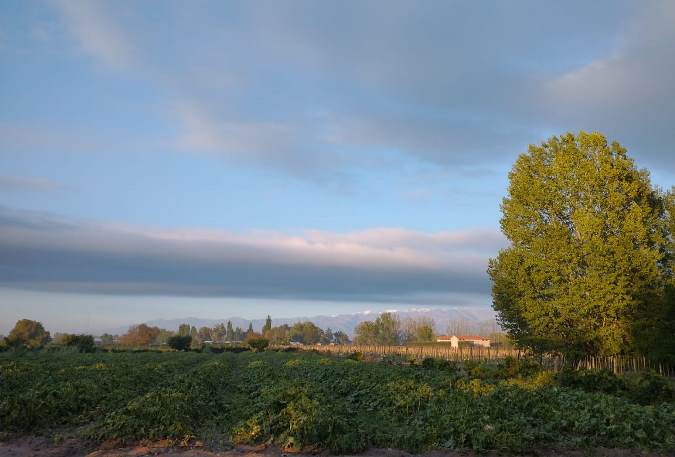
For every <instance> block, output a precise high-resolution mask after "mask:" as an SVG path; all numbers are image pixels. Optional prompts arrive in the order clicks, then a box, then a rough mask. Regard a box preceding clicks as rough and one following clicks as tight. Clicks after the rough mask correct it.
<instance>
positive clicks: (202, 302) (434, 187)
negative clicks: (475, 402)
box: [0, 0, 675, 332]
mask: <svg viewBox="0 0 675 457" xmlns="http://www.w3.org/2000/svg"><path fill="white" fill-rule="evenodd" d="M674 21H675V6H674V5H673V3H672V2H668V1H663V2H659V1H650V2H640V3H638V2H620V1H612V2H592V3H588V2H573V1H572V2H565V3H564V4H562V3H557V2H550V3H548V2H534V1H532V2H525V1H524V2H518V3H514V2H508V3H507V2H468V1H466V2H450V1H442V2H440V1H439V2H435V1H424V2H399V1H365V2H314V1H311V2H310V1H293V2H285V1H267V2H265V1H253V2H236V1H229V2H189V3H187V2H171V1H163V2H159V1H147V2H140V3H139V2H130V1H115V2H112V1H111V2H99V1H83V2H80V1H74V0H73V1H32V2H25V1H4V2H2V4H1V5H0V67H1V68H2V71H1V72H0V231H1V235H2V236H1V237H0V238H1V240H2V241H0V254H2V256H1V259H0V286H1V288H0V332H6V331H7V329H8V328H9V327H10V326H11V323H13V321H14V320H15V319H16V318H18V317H23V316H26V317H31V318H40V319H41V320H43V321H45V322H46V323H47V324H48V326H49V325H51V326H52V327H53V328H58V329H67V330H77V329H83V328H103V327H104V326H107V325H111V324H112V323H114V324H116V325H117V324H123V323H130V322H136V321H142V320H146V319H152V318H161V317H165V318H168V317H180V316H188V315H201V316H203V317H225V316H229V315H241V316H244V317H260V316H263V315H266V314H267V313H271V314H273V315H279V316H281V315H283V316H293V315H298V314H302V315H308V314H313V313H326V312H327V313H340V312H352V311H357V310H362V309H368V308H370V309H373V308H384V307H391V305H392V304H395V305H397V306H415V305H418V304H424V305H433V306H472V307H481V306H482V307H486V306H489V303H490V299H489V282H488V281H487V277H486V275H485V268H486V262H487V259H488V258H489V257H490V256H491V255H494V254H495V253H496V251H497V250H498V249H499V247H500V246H503V245H504V241H503V239H502V238H501V236H500V235H499V225H498V223H499V217H500V214H499V202H500V199H501V198H502V197H503V196H504V194H505V188H506V184H507V173H508V170H509V168H510V166H511V164H512V163H513V161H514V160H515V158H516V157H517V155H518V154H519V153H520V152H523V151H524V150H525V149H526V147H527V145H528V144H530V143H538V142H540V141H542V140H544V139H545V138H547V137H548V136H550V135H553V134H560V133H564V132H566V131H577V130H579V129H584V130H589V131H593V130H599V131H602V132H603V133H605V134H606V135H607V136H608V137H609V138H611V139H616V140H618V141H620V142H622V143H623V144H624V145H625V146H627V147H628V148H629V151H630V153H631V155H632V156H633V157H635V159H636V161H637V163H638V165H639V166H641V167H647V168H648V169H650V170H651V172H652V177H653V181H654V182H655V183H656V184H658V185H660V186H662V187H665V188H669V187H670V186H671V185H672V183H673V182H674V180H673V176H674V174H675V153H673V148H672V145H673V144H674V143H675V129H673V127H672V126H673V121H675V83H674V82H673V81H675V47H674V46H672V43H673V42H675V28H674V27H673V26H672V24H673V23H674ZM97 326H98V327H97Z"/></svg>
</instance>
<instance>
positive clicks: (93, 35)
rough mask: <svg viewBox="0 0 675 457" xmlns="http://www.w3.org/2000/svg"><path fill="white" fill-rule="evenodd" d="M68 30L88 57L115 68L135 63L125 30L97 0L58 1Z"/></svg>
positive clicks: (126, 66)
mask: <svg viewBox="0 0 675 457" xmlns="http://www.w3.org/2000/svg"><path fill="white" fill-rule="evenodd" d="M55 5H56V6H57V7H58V8H59V10H60V11H61V13H62V14H63V16H64V18H65V19H66V22H67V24H68V27H69V31H70V32H71V34H72V35H73V37H74V38H75V39H76V40H77V42H78V43H79V45H80V47H81V48H82V49H83V50H84V51H85V52H86V53H87V54H89V55H90V56H91V57H93V58H95V59H97V60H99V61H101V62H103V63H104V64H106V65H108V66H110V67H112V68H117V69H124V68H128V67H129V66H130V65H132V64H134V63H135V62H136V56H135V51H134V48H133V46H132V45H131V43H130V42H129V40H128V39H127V37H126V35H127V33H126V32H125V31H123V30H121V29H120V28H119V27H118V25H117V23H116V21H115V20H114V19H113V18H112V17H111V16H110V14H109V12H108V11H107V10H106V4H105V3H104V2H102V1H100V0H57V1H56V2H55Z"/></svg>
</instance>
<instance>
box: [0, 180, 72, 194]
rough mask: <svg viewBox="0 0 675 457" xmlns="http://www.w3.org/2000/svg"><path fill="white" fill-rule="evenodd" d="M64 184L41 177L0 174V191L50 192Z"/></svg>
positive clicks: (65, 187)
mask: <svg viewBox="0 0 675 457" xmlns="http://www.w3.org/2000/svg"><path fill="white" fill-rule="evenodd" d="M67 188H68V187H67V186H66V185H64V184H61V183H58V182H56V181H52V180H50V179H43V178H27V177H21V176H0V192H18V191H30V192H51V191H56V190H64V189H67Z"/></svg>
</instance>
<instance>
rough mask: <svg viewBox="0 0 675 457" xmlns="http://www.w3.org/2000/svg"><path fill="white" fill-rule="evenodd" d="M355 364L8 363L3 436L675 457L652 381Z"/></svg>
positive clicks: (151, 356) (50, 359) (158, 356)
mask: <svg viewBox="0 0 675 457" xmlns="http://www.w3.org/2000/svg"><path fill="white" fill-rule="evenodd" d="M358 358H361V357H352V358H341V359H336V358H326V357H324V356H323V355H321V354H316V353H306V352H303V353H293V352H283V351H279V352H275V351H266V352H259V353H256V352H244V353H241V354H235V353H230V352H223V353H220V354H213V353H207V352H203V353H197V352H170V353H153V352H143V353H95V354H77V353H51V354H46V353H26V354H24V355H21V356H19V355H17V354H10V353H4V354H1V355H0V391H2V393H3V395H2V396H0V429H1V430H4V431H6V432H13V433H19V434H21V433H31V434H34V433H48V432H49V431H50V430H53V429H56V428H58V429H59V430H62V429H63V428H66V427H72V428H73V429H75V428H76V427H78V430H79V433H82V434H84V435H85V436H86V437H89V438H91V439H94V440H100V441H102V440H107V439H119V440H122V441H135V440H139V439H146V438H147V439H158V438H170V439H175V440H190V439H202V440H205V441H206V442H207V444H208V443H209V440H216V441H218V443H219V444H220V445H234V444H237V443H263V442H274V443H277V444H279V445H280V446H282V447H284V448H287V449H289V450H291V449H301V448H304V447H312V448H321V449H327V450H330V451H332V452H334V453H346V452H357V451H361V450H364V449H366V448H368V447H393V448H400V449H405V450H408V451H421V450H426V449H431V448H450V449H473V450H480V451H483V450H490V449H497V450H503V451H514V452H520V451H523V450H531V449H536V448H549V447H599V446H602V447H610V448H645V449H647V448H649V449H659V450H673V449H675V403H674V402H673V398H672V396H671V395H672V381H669V380H666V379H663V378H660V377H658V376H657V375H654V374H645V375H640V376H638V377H636V378H631V379H629V378H617V379H618V381H617V380H616V379H614V378H612V377H611V376H609V375H608V374H607V373H574V374H571V373H562V374H559V375H557V376H556V375H554V374H553V373H550V372H542V371H541V370H539V368H538V366H537V365H536V364H534V363H532V362H529V361H517V360H507V361H504V362H502V363H452V362H447V361H439V360H435V359H425V360H420V361H415V362H414V363H410V361H408V360H405V359H402V358H399V359H395V358H392V359H391V360H387V361H386V362H387V363H368V362H362V361H356V360H353V359H358ZM594 376H595V378H594ZM598 376H599V377H601V378H602V379H604V378H607V379H609V381H607V382H604V381H603V382H602V383H601V382H598V378H597V377H598ZM612 376H613V375H612ZM615 383H619V384H620V385H619V387H616V386H615ZM632 389H633V390H632ZM655 392H656V393H655ZM664 392H670V394H667V393H664Z"/></svg>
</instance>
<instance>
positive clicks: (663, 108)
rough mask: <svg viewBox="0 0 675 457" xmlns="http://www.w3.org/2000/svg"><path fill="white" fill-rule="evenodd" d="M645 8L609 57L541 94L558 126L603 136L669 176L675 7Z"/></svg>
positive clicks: (674, 114)
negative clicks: (604, 133) (663, 168)
mask: <svg viewBox="0 0 675 457" xmlns="http://www.w3.org/2000/svg"><path fill="white" fill-rule="evenodd" d="M650 6H651V7H650V8H644V9H640V11H639V12H638V13H637V14H636V15H635V16H634V17H633V20H632V21H631V23H630V24H629V26H628V27H626V30H625V35H624V36H623V37H622V38H623V39H622V40H621V42H620V43H619V44H617V46H616V48H615V49H614V50H613V51H612V52H611V53H610V54H609V55H607V56H604V57H602V58H599V59H596V60H593V61H592V62H590V63H588V64H587V65H583V66H580V67H578V68H574V69H572V70H570V71H568V72H566V73H564V74H562V75H560V76H559V77H557V78H555V79H553V80H551V81H550V82H549V83H548V84H547V85H546V86H545V93H544V96H545V97H546V99H547V100H550V101H551V103H550V107H555V110H554V111H551V113H550V116H551V118H553V119H556V120H557V121H558V122H559V123H561V124H562V123H564V124H567V125H569V126H570V127H571V128H586V129H587V130H601V131H603V132H606V133H607V134H609V135H611V136H612V137H613V138H615V139H617V140H619V141H620V142H621V143H623V144H624V145H628V146H629V148H630V150H631V152H632V153H633V154H634V155H636V156H638V157H639V158H640V159H642V160H643V161H645V162H647V164H649V165H651V166H657V167H658V166H663V167H666V168H668V169H669V170H670V171H671V172H675V154H673V152H672V151H673V145H674V144H675V129H673V127H672V124H673V119H675V46H673V43H675V27H673V24H674V23H675V3H673V2H669V1H657V2H652V3H650ZM546 108H549V107H546ZM547 111H548V109H547Z"/></svg>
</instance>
